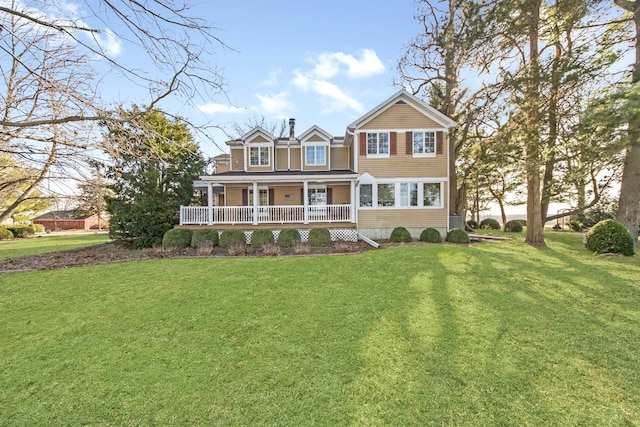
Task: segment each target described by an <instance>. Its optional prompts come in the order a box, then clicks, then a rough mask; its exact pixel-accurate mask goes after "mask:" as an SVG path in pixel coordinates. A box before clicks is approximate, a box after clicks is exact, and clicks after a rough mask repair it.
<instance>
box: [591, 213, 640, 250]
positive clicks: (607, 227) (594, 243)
mask: <svg viewBox="0 0 640 427" xmlns="http://www.w3.org/2000/svg"><path fill="white" fill-rule="evenodd" d="M584 245H585V246H586V247H587V249H589V250H590V251H591V252H595V253H600V254H604V253H613V254H622V255H626V256H631V255H633V237H631V233H629V230H627V228H626V227H625V226H624V225H622V224H620V223H619V222H617V221H615V220H613V219H605V220H604V221H600V222H599V223H597V224H596V225H594V226H593V227H591V229H590V230H589V232H588V233H587V234H586V236H585V238H584Z"/></svg>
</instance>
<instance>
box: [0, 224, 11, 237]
mask: <svg viewBox="0 0 640 427" xmlns="http://www.w3.org/2000/svg"><path fill="white" fill-rule="evenodd" d="M11 239H13V233H12V232H11V230H7V229H6V228H5V227H0V240H11Z"/></svg>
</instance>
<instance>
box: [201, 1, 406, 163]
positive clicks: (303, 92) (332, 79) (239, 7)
mask: <svg viewBox="0 0 640 427" xmlns="http://www.w3.org/2000/svg"><path fill="white" fill-rule="evenodd" d="M197 10H198V11H199V12H200V11H202V14H203V15H202V16H203V17H206V19H207V20H208V21H209V22H210V23H212V24H213V25H215V26H216V27H217V28H219V29H220V30H219V33H218V35H219V37H220V38H221V39H222V40H223V41H224V42H225V43H226V44H227V45H229V47H230V48H232V49H233V50H230V49H221V48H217V49H216V54H217V55H216V58H215V59H216V63H217V65H218V66H220V67H221V68H223V70H224V75H225V77H226V80H227V86H226V91H227V95H228V97H229V101H230V102H228V101H227V100H226V99H224V98H219V99H211V100H209V101H208V102H202V103H198V105H199V110H200V111H196V112H194V113H193V114H194V118H197V119H198V120H211V121H212V122H214V123H218V124H220V125H222V126H225V127H228V128H230V125H231V124H232V123H233V122H240V123H244V122H245V121H246V120H247V119H248V118H250V117H252V116H257V117H260V116H265V117H266V118H267V119H269V120H272V121H279V120H281V119H283V118H284V119H288V118H289V117H294V118H296V131H297V132H296V133H298V134H299V133H302V132H303V131H304V130H306V129H308V128H309V127H311V126H312V125H314V124H315V125H318V126H320V127H321V128H323V129H325V130H327V131H328V132H330V133H332V134H334V135H343V134H344V132H345V128H346V126H347V125H348V124H349V123H351V121H353V120H354V119H356V118H358V117H359V116H361V115H362V114H363V113H365V112H366V111H367V110H369V109H371V108H372V107H374V106H376V105H378V104H379V103H380V102H382V101H383V100H385V99H386V98H387V97H389V96H390V95H391V94H393V93H394V92H396V91H397V90H398V87H394V86H393V77H394V75H395V66H396V64H397V62H398V60H399V58H400V57H401V56H402V53H403V49H404V46H405V45H406V44H407V43H408V42H409V40H410V39H411V37H412V36H414V35H415V34H416V32H417V31H418V24H417V23H416V22H415V21H414V20H413V14H414V11H415V5H414V3H413V0H394V1H370V0H369V1H365V0H342V1H334V0H331V1H326V0H325V1H291V0H285V1H269V2H267V1H256V0H240V1H233V2H229V1H225V2H218V1H214V2H208V3H207V4H206V5H205V4H203V5H200V6H198V7H197ZM215 138H216V140H217V141H220V138H222V139H225V137H224V135H223V134H222V133H218V134H217V135H215ZM202 145H203V147H202V148H203V150H205V151H206V152H207V153H213V152H215V151H217V150H216V149H215V147H207V146H206V145H205V144H202ZM218 145H220V146H221V147H222V148H226V146H225V145H223V144H220V143H219V144H218Z"/></svg>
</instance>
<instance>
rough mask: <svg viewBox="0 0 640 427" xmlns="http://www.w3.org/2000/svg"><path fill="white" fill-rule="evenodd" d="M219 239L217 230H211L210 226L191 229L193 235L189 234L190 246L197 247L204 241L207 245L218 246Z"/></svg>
mask: <svg viewBox="0 0 640 427" xmlns="http://www.w3.org/2000/svg"><path fill="white" fill-rule="evenodd" d="M219 240H220V236H219V234H218V230H212V229H210V228H202V229H198V230H193V235H192V236H191V247H192V248H197V247H198V246H200V245H201V244H202V243H205V242H209V245H211V246H218V241H219Z"/></svg>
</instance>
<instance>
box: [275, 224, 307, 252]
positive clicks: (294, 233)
mask: <svg viewBox="0 0 640 427" xmlns="http://www.w3.org/2000/svg"><path fill="white" fill-rule="evenodd" d="M301 240H302V239H301V238H300V232H299V231H298V230H296V229H295V228H287V229H285V230H282V231H281V232H280V235H278V245H280V246H281V247H283V248H290V247H292V246H294V245H295V244H296V243H299V242H300V241H301Z"/></svg>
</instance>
